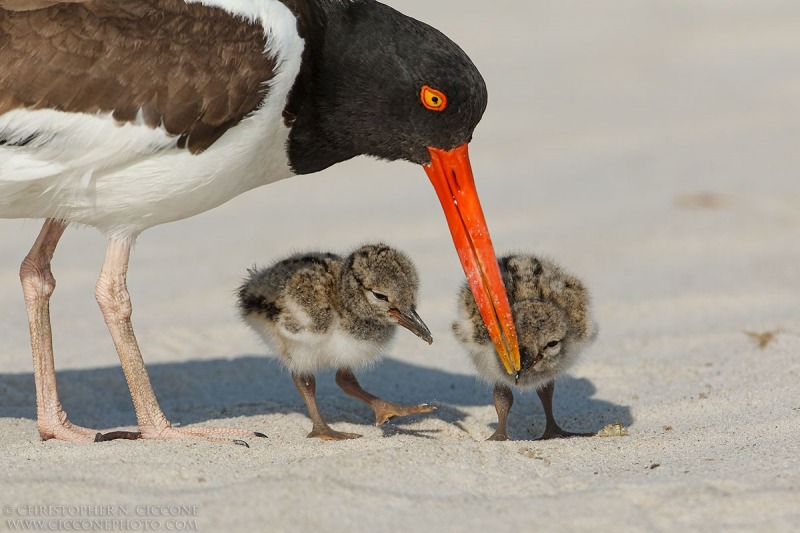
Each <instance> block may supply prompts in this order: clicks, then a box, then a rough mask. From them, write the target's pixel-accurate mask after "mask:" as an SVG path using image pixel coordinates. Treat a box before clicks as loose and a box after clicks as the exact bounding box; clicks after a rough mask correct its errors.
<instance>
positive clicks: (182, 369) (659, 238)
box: [0, 0, 800, 532]
mask: <svg viewBox="0 0 800 533" xmlns="http://www.w3.org/2000/svg"><path fill="white" fill-rule="evenodd" d="M393 4H394V5H395V6H396V7H397V8H398V9H400V10H402V11H405V12H407V13H409V14H411V15H414V16H416V17H418V18H422V19H424V20H427V21H429V22H431V23H432V24H434V25H435V26H437V27H440V28H441V29H443V30H444V31H445V32H446V33H448V34H449V35H451V36H452V37H453V38H454V39H455V40H456V41H458V42H459V43H461V44H462V46H463V47H464V48H465V49H466V50H467V51H468V53H470V55H471V56H472V57H473V59H474V61H475V62H476V64H477V65H478V66H479V67H480V68H481V70H482V71H483V73H484V75H485V77H486V80H487V83H488V85H489V89H490V95H491V96H490V99H491V101H490V106H489V109H488V112H487V114H486V117H485V119H484V121H483V123H482V124H481V126H480V127H479V129H478V130H477V132H476V136H475V140H474V142H473V144H472V147H471V153H472V156H473V165H474V169H475V172H476V176H477V181H478V186H479V191H480V193H481V197H482V200H483V203H484V209H485V212H486V216H487V219H488V221H489V225H490V228H491V230H492V232H493V237H494V241H495V245H496V248H497V250H498V252H499V253H503V252H506V251H509V250H530V251H536V252H539V253H542V254H546V255H549V256H552V257H554V258H556V259H558V260H559V261H560V262H561V263H563V264H564V265H565V266H567V267H568V268H569V269H570V270H572V271H574V272H575V273H577V274H578V275H580V276H582V277H583V278H584V280H585V281H586V282H587V284H588V286H589V287H590V288H591V289H592V292H593V296H594V301H595V304H596V310H597V316H598V322H599V324H600V327H601V334H600V337H599V339H598V341H597V342H596V344H595V345H594V346H593V347H592V349H590V350H589V351H588V353H587V354H586V355H585V357H584V358H583V360H582V362H581V364H580V365H579V366H578V367H577V368H576V369H574V371H572V372H571V373H570V374H569V375H568V376H565V377H564V378H563V379H561V380H560V381H559V382H558V386H557V389H556V415H557V417H558V418H559V420H560V421H561V422H562V424H563V425H564V426H566V427H568V428H569V429H573V430H583V431H596V430H598V429H600V428H601V427H603V426H605V425H606V424H609V423H612V422H617V421H618V422H621V423H622V424H623V425H624V426H626V427H628V429H629V435H628V436H627V437H619V438H599V437H595V438H583V439H571V440H563V441H547V442H540V441H534V440H533V439H535V438H536V437H537V436H538V435H539V434H540V432H541V431H542V429H543V422H544V421H543V413H542V410H541V407H540V406H539V403H538V400H537V399H536V397H535V395H530V394H528V395H523V396H519V395H518V396H517V403H516V404H515V406H514V410H513V411H512V413H511V419H510V428H509V431H510V433H511V435H512V437H514V438H516V439H517V440H515V441H513V442H507V443H488V442H484V439H485V438H486V437H487V436H488V435H489V434H490V433H491V431H492V429H493V426H494V423H495V421H496V417H495V413H494V409H493V406H492V404H491V391H490V389H489V388H488V387H487V386H485V385H483V384H481V383H480V382H478V381H477V380H475V379H474V376H473V372H472V369H471V368H470V365H469V363H468V360H467V357H466V356H465V354H464V353H463V352H462V351H461V350H460V348H459V347H458V346H457V345H456V343H455V340H454V339H453V338H452V336H451V334H450V331H449V324H450V321H451V320H452V318H453V312H454V306H455V294H456V291H457V288H458V285H459V284H460V282H461V279H462V275H461V271H460V267H459V264H458V262H457V259H456V255H455V253H454V250H453V247H452V244H451V241H450V236H449V233H448V231H447V228H446V225H445V223H444V219H443V216H442V214H441V212H440V208H439V206H438V203H437V200H436V198H435V195H434V194H433V191H432V188H431V187H430V185H429V184H428V183H427V179H426V177H425V175H424V173H423V172H422V170H421V169H418V168H415V167H413V166H411V165H408V164H401V163H398V164H391V165H388V164H384V163H380V162H375V161H369V160H366V159H363V160H359V161H353V162H350V163H347V164H342V165H339V166H337V167H336V168H333V169H330V170H328V171H326V172H324V173H322V174H321V175H318V176H308V177H303V178H296V179H293V180H288V181H285V182H281V183H278V184H275V185H271V186H268V187H265V188H262V189H260V190H257V191H253V192H251V193H249V194H246V195H244V196H242V197H240V198H237V199H236V200H234V201H232V202H230V203H228V204H226V205H225V206H223V207H221V208H218V209H216V210H214V211H212V212H210V213H207V214H204V215H201V216H198V217H195V218H193V219H190V220H186V221H182V222H178V223H174V224H171V225H167V226H164V227H159V228H154V229H152V230H150V231H148V232H146V233H145V234H143V235H142V237H141V238H140V239H139V242H138V245H137V249H136V251H135V255H134V257H133V260H132V264H131V274H130V280H129V281H130V289H131V292H132V295H133V298H134V306H135V315H134V323H135V325H136V327H137V333H138V337H139V340H140V343H141V345H142V347H143V350H144V353H145V359H146V361H147V362H148V364H149V366H148V369H149V371H150V373H151V376H152V381H153V385H154V387H155V389H156V392H157V394H158V396H159V398H160V400H161V403H162V407H163V408H164V410H165V411H166V413H167V414H168V416H169V417H170V418H171V419H172V420H173V421H174V422H176V423H180V424H184V425H185V424H202V425H208V426H232V427H240V428H250V429H254V430H258V431H263V432H264V433H266V434H267V435H268V436H269V438H268V439H259V440H251V442H250V445H251V447H250V448H249V449H246V448H243V447H236V446H225V445H216V444H209V443H203V442H188V441H186V442H184V441H180V442H143V441H138V442H110V443H106V444H102V445H74V444H67V443H63V442H54V441H48V442H40V441H39V439H38V434H37V432H36V424H35V397H34V389H33V378H32V371H31V361H30V355H29V345H28V338H27V324H26V319H25V311H24V307H23V303H22V297H21V292H20V289H19V286H18V279H17V269H18V265H19V261H20V260H21V258H22V257H23V256H24V254H25V252H26V251H27V249H28V248H29V246H30V244H31V243H32V242H33V240H34V238H35V235H36V233H37V231H38V228H39V223H38V222H36V221H14V220H11V221H8V220H6V221H0V302H2V305H1V306H0V358H1V359H0V360H1V361H2V363H1V364H2V366H1V367H0V447H2V457H0V505H3V514H4V516H3V517H0V529H3V528H10V527H12V526H13V525H14V524H13V523H12V522H9V521H8V520H16V519H24V518H40V517H41V515H43V514H46V513H47V512H49V513H50V516H46V517H44V518H45V519H46V523H45V527H50V528H51V529H53V528H56V529H62V530H63V529H65V528H66V527H68V526H72V527H74V526H75V522H72V523H66V524H65V523H60V524H58V523H56V524H55V525H54V523H52V520H58V519H64V518H67V519H72V520H74V519H87V518H90V519H91V518H96V516H94V517H93V516H92V514H95V515H96V514H108V513H114V514H117V515H122V516H121V517H118V518H119V519H120V520H121V524H122V526H124V527H127V528H128V529H137V528H138V529H139V530H145V529H146V528H149V529H150V530H165V531H166V530H169V529H170V528H172V529H179V530H180V529H184V530H192V529H199V530H202V531H221V530H222V529H223V528H225V529H226V530H230V531H259V530H262V531H355V532H371V531H408V530H414V531H476V530H492V531H494V530H508V531H512V530H515V531H533V530H539V529H547V530H553V531H588V530H593V531H602V530H609V531H676V530H678V529H681V530H686V531H796V530H797V528H798V527H800V444H799V442H800V438H798V437H800V394H798V390H797V388H798V385H797V384H798V381H800V353H799V352H800V119H799V118H798V117H800V97H799V96H798V95H800V70H798V68H797V67H798V57H800V3H798V2H796V1H794V0H786V1H768V0H765V1H759V2H753V1H750V0H725V1H721V0H718V1H711V0H694V1H673V0H668V1H667V0H663V1H661V0H659V1H657V0H653V1H649V2H638V1H633V0H630V1H595V0H582V1H581V0H575V1H565V2H529V3H520V2H485V1H484V2H478V1H461V2H459V3H458V6H459V7H458V9H456V8H455V7H454V5H455V3H451V4H452V5H451V4H448V5H447V6H446V7H444V6H442V5H438V4H437V5H436V6H435V8H432V7H431V4H430V3H429V2H423V1H421V0H403V1H400V0H397V1H395V2H393ZM334 199H335V200H334ZM376 239H381V240H386V241H388V242H390V243H392V244H394V245H396V246H398V247H400V248H402V249H404V250H405V251H407V252H408V253H409V254H410V255H411V256H412V257H413V258H414V259H415V261H416V263H417V266H418V267H419V270H420V273H421V278H422V296H421V305H420V308H419V312H420V314H421V316H422V317H423V318H424V319H425V320H426V321H427V323H428V325H429V326H430V328H431V330H432V332H433V335H434V338H435V342H434V344H433V345H432V346H430V347H429V346H427V345H425V344H424V343H423V342H421V341H419V339H417V338H415V337H414V336H412V335H410V334H408V333H407V332H404V331H401V332H399V333H398V336H397V340H396V342H395V344H394V345H393V347H392V349H391V351H390V352H389V354H388V357H387V359H386V360H385V361H384V362H383V363H382V364H380V365H378V366H377V367H376V368H375V369H374V370H372V371H370V372H367V373H363V374H362V383H363V384H364V385H365V386H366V387H367V388H369V389H372V390H373V391H375V392H376V393H379V394H381V395H383V396H385V397H388V398H390V399H394V400H397V401H403V402H409V403H411V402H421V401H427V402H433V403H434V404H435V405H437V406H438V411H437V412H436V413H435V414H433V415H428V416H418V417H413V418H410V419H407V420H400V421H397V422H392V423H389V424H388V425H386V426H384V427H380V428H378V427H374V426H371V425H370V422H371V411H369V409H368V408H367V407H365V406H363V405H362V404H359V403H357V402H356V401H354V400H351V399H350V398H347V397H345V396H344V395H343V394H342V393H341V392H340V391H339V390H338V389H337V388H336V386H335V385H334V384H333V379H332V376H331V374H329V373H328V374H323V375H321V376H320V377H319V391H318V392H319V400H320V404H321V407H322V409H323V412H324V413H326V414H327V416H328V417H329V419H330V421H331V423H332V425H333V426H334V427H335V428H337V429H340V430H344V431H351V432H359V433H362V434H363V435H364V438H362V439H359V440H356V441H349V442H341V443H325V442H320V441H318V440H311V439H306V438H305V435H306V433H307V432H308V431H309V428H310V422H309V419H308V417H307V415H306V412H305V408H304V406H303V404H302V401H301V399H300V396H299V395H298V394H297V392H296V391H295V390H294V388H293V386H292V384H291V382H290V380H289V377H288V375H287V374H286V373H285V371H283V370H282V368H281V367H280V366H279V365H278V363H277V362H276V360H275V359H274V358H273V357H272V356H271V355H270V354H268V353H266V352H265V349H264V348H263V346H262V345H261V344H260V341H259V340H258V339H257V338H256V336H255V335H254V334H252V333H251V332H250V331H249V330H248V329H246V328H245V327H244V326H243V325H242V324H241V323H240V321H239V320H238V318H237V316H236V313H235V310H234V298H233V291H234V289H235V287H236V286H237V284H238V283H239V281H240V279H241V277H242V276H243V274H244V271H245V268H246V267H248V266H251V265H253V264H255V263H267V262H269V261H271V260H273V259H275V258H277V257H280V256H283V255H286V254H287V253H289V252H292V251H296V250H303V249H308V248H314V247H319V248H325V249H329V250H338V251H344V250H347V249H349V248H351V247H352V246H353V245H354V244H357V243H361V242H365V241H371V240H376ZM103 248H104V242H103V239H102V237H101V236H100V235H99V234H98V233H97V232H95V231H93V230H86V229H70V230H69V231H68V232H67V234H66V235H65V237H64V239H63V240H62V242H61V247H60V248H59V250H58V252H57V254H56V259H55V262H54V270H55V274H56V277H57V279H58V282H59V286H58V290H57V292H56V295H55V297H54V300H53V304H52V306H53V325H54V331H55V342H56V364H57V368H58V369H59V380H60V381H59V388H60V392H61V395H62V399H63V403H64V404H65V407H66V409H67V411H68V412H69V413H70V418H71V419H72V420H73V421H74V422H76V423H79V424H82V425H87V426H90V427H100V428H108V427H119V426H129V425H133V424H135V418H134V414H133V409H132V405H131V402H130V397H129V395H128V391H127V387H126V386H125V382H124V379H123V376H122V372H121V370H120V368H119V364H118V361H117V357H116V355H115V353H114V350H113V346H112V344H111V342H110V339H109V337H108V335H107V332H106V330H105V326H104V324H103V321H102V318H101V316H100V313H99V311H98V310H97V309H96V304H95V302H94V296H93V287H94V282H95V276H96V274H97V272H98V271H99V267H100V263H101V260H102V255H103ZM751 333H752V334H759V335H761V337H762V338H763V339H764V341H765V342H764V343H763V345H759V342H758V341H757V339H756V338H755V337H754V336H753V335H751ZM770 334H772V335H770ZM142 505H159V506H163V505H168V506H171V507H168V508H166V509H165V508H163V507H140V506H142ZM40 506H68V507H55V508H50V507H40ZM69 506H71V507H69ZM81 506H83V507H81ZM163 512H166V513H167V516H163ZM124 513H128V514H127V515H125V514H124ZM65 515H66V516H65ZM47 520H49V521H51V522H47ZM137 521H138V522H137ZM77 524H78V526H79V527H83V529H92V530H97V529H100V527H101V525H100V524H97V523H85V522H77ZM81 524H82V525H81ZM122 526H120V527H122Z"/></svg>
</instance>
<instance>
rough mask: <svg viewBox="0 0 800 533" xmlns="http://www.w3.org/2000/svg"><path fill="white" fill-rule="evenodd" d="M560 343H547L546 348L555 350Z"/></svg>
mask: <svg viewBox="0 0 800 533" xmlns="http://www.w3.org/2000/svg"><path fill="white" fill-rule="evenodd" d="M560 343H561V341H550V342H548V343H547V348H555V347H556V346H558V345H559V344H560Z"/></svg>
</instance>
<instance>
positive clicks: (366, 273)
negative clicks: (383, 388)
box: [238, 243, 434, 440]
mask: <svg viewBox="0 0 800 533" xmlns="http://www.w3.org/2000/svg"><path fill="white" fill-rule="evenodd" d="M418 290H419V277H418V275H417V270H416V268H415V267H414V264H413V263H412V262H411V259H409V257H408V256H407V255H405V254H404V253H402V252H401V251H399V250H397V249H395V248H392V247H390V246H387V245H385V244H383V243H377V244H367V245H364V246H361V247H359V248H358V249H356V250H354V251H353V252H352V253H350V254H349V255H347V256H345V257H341V256H338V255H335V254H331V253H323V252H308V253H300V254H295V255H293V256H291V257H287V258H286V259H284V260H282V261H278V262H277V263H275V264H273V265H272V266H270V267H268V268H263V269H253V270H250V272H249V276H248V277H247V279H246V280H245V281H244V283H243V284H242V285H241V287H239V291H238V294H239V299H238V306H239V311H240V312H241V315H242V318H244V320H245V322H246V323H247V324H249V325H250V326H251V327H252V328H253V329H254V330H255V331H256V333H258V334H259V335H261V337H262V338H263V339H264V340H265V341H266V342H267V344H268V345H269V346H270V347H271V348H272V349H273V350H274V351H275V352H276V353H277V354H278V355H279V356H280V357H281V359H282V361H283V363H284V365H285V366H286V367H288V368H289V371H290V372H291V374H292V380H293V381H294V384H295V386H296V387H297V390H298V391H300V394H301V395H302V396H303V400H304V401H305V402H306V407H307V408H308V413H309V415H310V416H311V421H312V423H313V428H312V430H311V433H309V435H308V436H309V437H318V438H321V439H325V440H342V439H353V438H357V437H360V436H361V435H358V434H355V433H343V432H340V431H335V430H333V429H331V427H330V426H329V425H328V424H327V423H326V422H325V419H324V418H323V417H322V415H321V414H320V412H319V408H318V407H317V399H316V380H315V378H314V372H315V371H317V370H322V369H326V368H335V369H336V384H337V385H339V387H341V389H342V390H343V391H344V392H345V393H346V394H348V395H349V396H353V397H354V398H357V399H359V400H361V401H363V402H365V403H366V404H367V405H369V406H370V407H371V408H372V410H373V411H374V413H375V425H378V426H379V425H381V424H383V423H384V422H386V421H388V420H389V419H391V418H394V417H395V416H408V415H414V414H419V413H430V412H431V411H433V410H434V407H433V406H430V405H428V404H420V405H414V406H405V405H399V404H397V403H394V402H389V401H386V400H383V399H381V398H378V397H377V396H375V395H373V394H370V393H369V392H367V391H365V390H364V389H363V388H362V387H361V384H359V382H358V380H357V379H356V377H355V375H353V369H354V368H359V367H364V366H368V365H371V364H374V363H375V362H376V361H377V360H378V358H379V356H380V355H381V352H382V351H383V350H384V349H385V348H386V347H387V346H388V344H389V342H390V341H391V340H392V338H393V337H394V333H395V330H396V329H397V326H398V325H400V326H403V327H404V328H406V329H408V330H409V331H411V332H412V333H414V334H415V335H417V336H418V337H419V338H421V339H422V340H424V341H426V342H427V343H428V344H430V343H432V342H433V337H431V332H430V331H429V330H428V326H426V325H425V323H424V322H423V321H422V319H421V318H420V317H419V315H418V314H417V292H418Z"/></svg>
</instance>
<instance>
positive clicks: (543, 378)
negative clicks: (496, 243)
mask: <svg viewBox="0 0 800 533" xmlns="http://www.w3.org/2000/svg"><path fill="white" fill-rule="evenodd" d="M500 271H501V272H502V275H503V279H504V280H505V286H506V288H507V289H508V296H509V299H510V300H511V309H512V311H513V313H514V320H515V322H516V325H517V332H519V347H520V352H521V357H522V369H521V370H520V372H519V373H518V374H517V376H516V379H515V377H514V376H510V375H508V373H506V371H505V369H504V368H503V367H502V366H501V364H500V361H499V360H498V359H497V355H496V353H495V350H494V346H493V345H492V342H491V340H490V339H489V335H488V333H487V332H486V327H485V326H484V324H483V322H482V321H481V318H480V315H479V313H478V309H477V307H476V305H475V299H474V298H473V296H472V294H471V293H470V291H469V290H467V287H463V288H462V289H461V292H460V293H459V297H458V320H457V321H456V322H454V323H453V333H454V334H455V336H456V338H457V339H458V340H459V342H460V343H461V344H462V345H463V346H464V347H465V348H466V349H467V351H468V352H469V355H470V357H471V358H472V362H473V363H474V364H475V368H476V370H477V371H478V375H479V376H480V377H481V378H482V379H484V380H486V381H487V382H489V383H491V384H493V385H494V406H495V410H496V411H497V429H496V430H495V432H494V434H492V436H491V437H489V439H488V440H508V433H507V432H506V421H507V420H508V413H509V411H510V410H511V405H512V404H513V403H514V395H513V393H512V392H511V387H518V388H521V389H532V388H535V389H536V392H537V393H538V395H539V399H540V400H541V402H542V406H543V407H544V414H545V418H546V426H545V430H544V434H543V435H542V436H541V439H552V438H560V437H573V436H590V435H593V433H572V432H570V431H566V430H564V429H562V428H561V427H560V426H559V425H558V423H557V422H556V419H555V417H554V416H553V393H554V391H555V378H556V377H557V376H558V375H560V374H562V373H563V372H565V371H566V370H567V369H568V368H569V367H570V366H572V365H573V364H575V362H576V361H577V359H578V357H579V356H580V354H581V353H582V352H583V350H584V349H585V348H586V347H587V346H589V345H590V344H591V343H592V342H593V341H594V340H595V338H596V337H597V324H596V323H595V322H594V319H593V318H592V310H591V302H590V296H589V291H588V290H587V289H586V286H585V285H584V284H583V282H582V281H581V280H579V279H578V278H576V277H575V276H573V275H572V274H569V273H567V272H566V271H565V270H563V269H562V268H561V267H560V266H558V265H557V264H555V263H554V262H553V261H550V260H548V259H543V258H538V257H536V256H533V255H528V254H515V255H508V256H505V257H503V258H501V259H500Z"/></svg>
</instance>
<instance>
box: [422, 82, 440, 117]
mask: <svg viewBox="0 0 800 533" xmlns="http://www.w3.org/2000/svg"><path fill="white" fill-rule="evenodd" d="M419 99H420V100H421V101H422V105H424V106H425V109H429V110H431V111H444V110H445V108H446V107H447V96H445V94H444V93H443V92H442V91H440V90H438V89H434V88H433V87H429V86H427V85H423V86H422V90H421V91H420V92H419Z"/></svg>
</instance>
